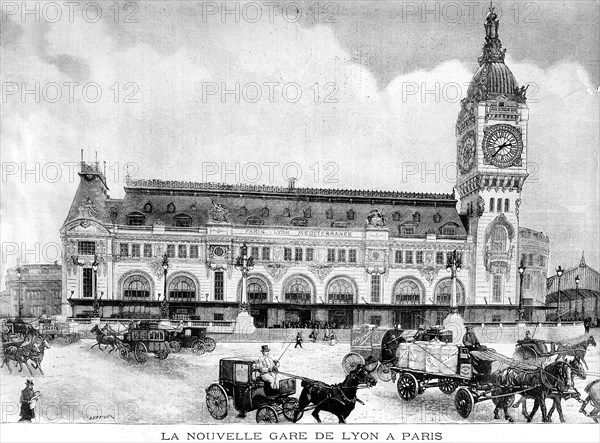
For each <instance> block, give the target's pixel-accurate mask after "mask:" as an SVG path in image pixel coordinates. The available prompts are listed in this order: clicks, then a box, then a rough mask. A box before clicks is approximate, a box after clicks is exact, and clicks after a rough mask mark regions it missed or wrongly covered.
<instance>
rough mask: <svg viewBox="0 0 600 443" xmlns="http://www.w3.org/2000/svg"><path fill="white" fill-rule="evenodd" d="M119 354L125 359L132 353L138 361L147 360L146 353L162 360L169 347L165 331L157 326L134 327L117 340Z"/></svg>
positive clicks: (165, 356) (167, 354) (166, 354)
mask: <svg viewBox="0 0 600 443" xmlns="http://www.w3.org/2000/svg"><path fill="white" fill-rule="evenodd" d="M117 346H118V348H119V356H120V357H121V358H122V359H124V360H126V359H127V358H129V356H130V355H131V354H133V356H134V358H135V360H136V361H137V362H138V363H145V362H146V360H148V353H152V354H154V355H155V356H156V357H157V358H159V359H161V360H164V359H165V358H167V357H168V356H169V352H170V350H171V347H170V346H169V341H168V337H167V333H166V332H165V331H164V330H162V329H159V328H152V327H148V328H134V329H131V330H130V331H128V332H126V333H125V334H124V335H123V340H119V341H118V345H117Z"/></svg>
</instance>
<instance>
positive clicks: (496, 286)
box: [492, 274, 502, 303]
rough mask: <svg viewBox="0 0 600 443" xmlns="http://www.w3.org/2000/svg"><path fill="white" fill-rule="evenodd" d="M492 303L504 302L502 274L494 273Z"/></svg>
mask: <svg viewBox="0 0 600 443" xmlns="http://www.w3.org/2000/svg"><path fill="white" fill-rule="evenodd" d="M492 303H502V275H501V274H496V275H494V281H493V288H492Z"/></svg>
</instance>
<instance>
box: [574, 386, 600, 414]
mask: <svg viewBox="0 0 600 443" xmlns="http://www.w3.org/2000/svg"><path fill="white" fill-rule="evenodd" d="M584 391H585V392H586V393H587V395H588V396H587V398H586V399H585V400H583V403H582V405H581V408H579V412H581V413H583V414H584V415H586V416H588V417H592V418H593V419H594V421H595V422H596V423H598V422H599V421H600V378H598V379H596V380H594V381H593V382H591V383H589V384H588V385H587V386H586V387H585V389H584ZM589 403H592V405H593V406H594V409H592V412H589V413H588V412H586V410H585V408H586V406H587V405H588V404H589Z"/></svg>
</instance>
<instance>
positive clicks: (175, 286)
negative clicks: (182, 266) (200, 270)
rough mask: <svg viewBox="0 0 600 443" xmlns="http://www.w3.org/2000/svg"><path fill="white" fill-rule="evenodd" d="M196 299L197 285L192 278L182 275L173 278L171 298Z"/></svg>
mask: <svg viewBox="0 0 600 443" xmlns="http://www.w3.org/2000/svg"><path fill="white" fill-rule="evenodd" d="M195 299H196V285H195V284H194V281H193V280H192V279H191V278H189V277H186V276H184V275H181V276H179V277H175V278H174V279H173V280H171V283H170V284H169V300H171V301H193V300H195Z"/></svg>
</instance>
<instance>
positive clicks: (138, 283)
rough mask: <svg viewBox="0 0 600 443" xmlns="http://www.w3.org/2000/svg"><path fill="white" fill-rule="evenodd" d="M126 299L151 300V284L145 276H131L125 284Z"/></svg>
mask: <svg viewBox="0 0 600 443" xmlns="http://www.w3.org/2000/svg"><path fill="white" fill-rule="evenodd" d="M123 298H124V299H140V300H148V299H149V298H150V282H149V281H148V279H147V278H146V277H144V276H143V275H131V276H129V277H127V278H126V279H125V281H124V282H123Z"/></svg>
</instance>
